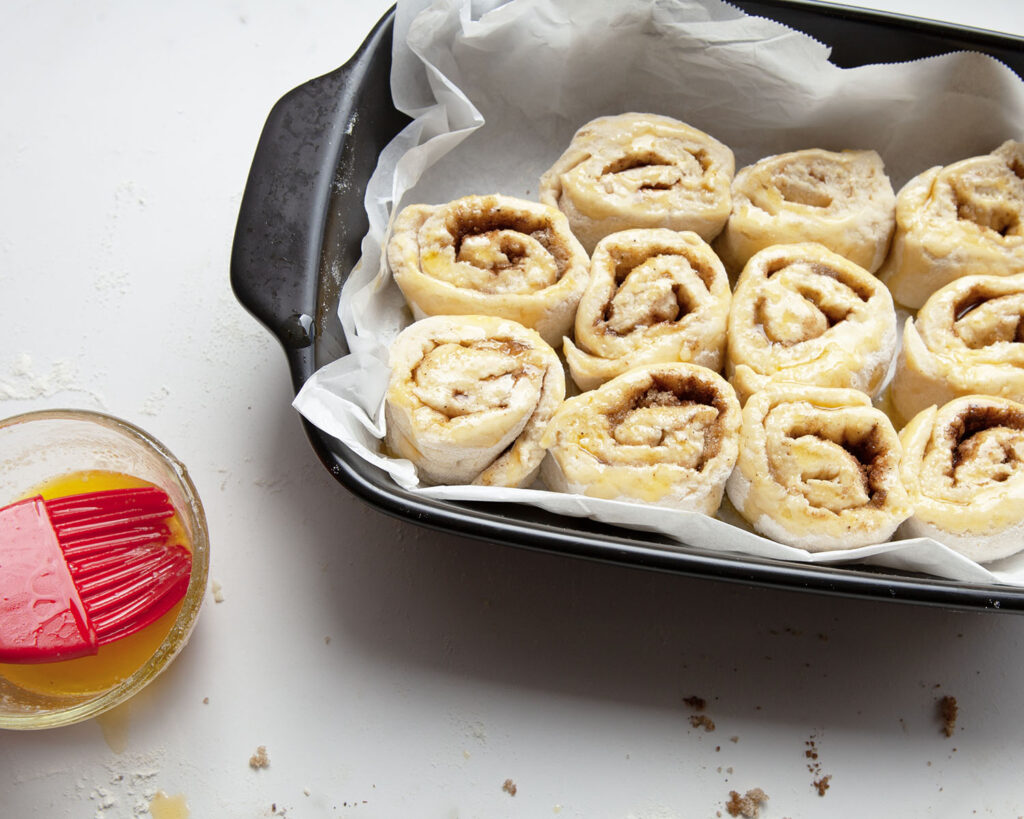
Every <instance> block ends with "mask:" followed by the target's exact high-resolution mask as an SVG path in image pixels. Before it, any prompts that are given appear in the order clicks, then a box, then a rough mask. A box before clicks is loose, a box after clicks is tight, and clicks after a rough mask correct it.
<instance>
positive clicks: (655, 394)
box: [541, 363, 740, 515]
mask: <svg viewBox="0 0 1024 819" xmlns="http://www.w3.org/2000/svg"><path fill="white" fill-rule="evenodd" d="M739 424H740V408H739V403H738V402H737V400H736V396H735V395H734V393H733V390H732V388H731V387H730V386H729V384H728V382H727V381H726V380H725V379H723V378H722V377H721V376H720V375H718V373H715V372H712V371H711V370H709V369H707V368H705V367H699V366H697V365H694V364H683V363H673V364H650V365H646V366H641V367H637V368H636V369H633V370H630V371H629V372H627V373H624V374H623V375H620V376H618V377H617V378H614V379H612V380H611V381H608V382H607V383H605V384H604V385H602V386H601V387H599V388H597V389H596V390H592V391H590V392H585V393H582V394H581V395H578V396H575V397H573V398H569V399H566V401H565V403H564V404H563V405H562V407H561V408H560V409H559V410H558V412H557V413H555V418H554V420H553V421H552V423H551V426H550V427H549V428H548V431H547V434H546V435H545V438H544V443H545V445H546V446H547V447H548V454H547V457H546V458H545V459H544V463H543V466H542V469H541V476H542V477H543V479H544V482H545V484H546V485H547V486H548V488H549V489H552V490H554V491H557V492H571V493H575V494H579V495H589V496H591V497H597V498H606V499H613V500H625V501H640V502H644V503H650V504H655V505H657V506H667V507H671V508H674V509H685V510H689V511H695V512H703V513H704V514H706V515H711V514H714V512H715V511H716V510H717V509H718V505H719V503H720V502H721V500H722V491H723V488H724V485H725V481H726V479H727V478H728V477H729V473H730V472H731V471H732V468H733V464H734V463H735V462H736V453H737V446H738V441H737V439H738V435H739Z"/></svg>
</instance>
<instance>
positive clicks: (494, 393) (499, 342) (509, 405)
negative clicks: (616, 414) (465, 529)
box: [385, 316, 565, 486]
mask: <svg viewBox="0 0 1024 819" xmlns="http://www.w3.org/2000/svg"><path fill="white" fill-rule="evenodd" d="M390 366H391V377H390V380H389V383H388V390H387V395H386V398H385V421H386V426H387V437H386V443H387V446H388V448H389V450H390V451H391V453H392V454H394V455H396V456H398V457H401V458H407V459H408V460H410V461H412V463H413V464H414V465H415V466H416V469H417V472H418V475H419V478H420V480H421V481H423V482H425V483H432V484H469V483H472V484H480V485H485V486H525V485H526V484H528V483H530V482H531V481H532V480H533V478H534V477H535V476H536V474H537V472H538V470H539V468H540V462H541V459H542V458H543V457H544V449H543V447H542V446H541V436H542V435H543V433H544V431H545V429H546V428H547V425H548V423H549V422H550V421H551V418H552V416H553V415H554V413H555V410H556V409H558V407H559V406H560V405H561V403H562V399H563V398H564V397H565V374H564V371H563V370H562V364H561V362H560V361H559V360H558V356H557V355H556V353H555V351H554V350H553V349H552V348H551V347H550V346H549V345H548V344H546V343H545V342H544V340H543V339H542V338H541V337H540V336H539V335H538V334H537V333H536V332H535V331H533V330H530V329H528V328H526V327H523V326H522V325H520V324H517V323H516V322H514V321H509V320H508V319H500V318H494V317H493V316H431V317H429V318H425V319H423V320H421V321H418V322H415V323H413V324H411V325H409V326H408V327H407V328H406V329H405V330H403V331H402V332H401V333H400V334H399V335H398V337H397V338H396V339H395V341H394V343H393V344H392V346H391V351H390Z"/></svg>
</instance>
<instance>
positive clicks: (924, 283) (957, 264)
mask: <svg viewBox="0 0 1024 819" xmlns="http://www.w3.org/2000/svg"><path fill="white" fill-rule="evenodd" d="M1022 177H1024V142H1012V141H1010V142H1005V143H1003V144H1002V145H1001V146H1000V147H999V148H997V149H996V150H995V151H993V152H992V153H991V154H986V155H985V156H975V157H971V158H970V159H964V160H961V161H960V162H955V163H953V164H952V165H947V166H945V167H935V168H931V169H929V170H927V171H925V172H924V173H921V174H919V175H918V176H916V177H914V178H913V179H911V180H910V181H909V182H908V183H907V184H906V185H904V186H903V188H902V190H900V192H899V194H898V195H897V197H896V232H895V234H894V236H893V240H892V248H891V249H890V251H889V256H888V258H887V259H886V260H885V264H884V265H882V268H881V270H879V272H878V275H879V277H880V278H881V279H882V281H884V282H885V283H886V284H887V285H888V287H889V289H890V290H891V291H892V295H893V298H894V299H895V300H896V301H897V302H898V303H900V304H902V305H904V306H906V307H909V308H912V309H914V310H916V309H918V308H919V307H921V305H923V304H924V303H925V301H927V300H928V297H929V296H930V295H931V294H932V293H934V292H935V291H936V290H938V289H939V288H940V287H943V286H945V285H947V284H949V283H950V282H951V281H954V280H955V279H958V278H960V277H962V276H975V275H993V276H1009V275H1013V274H1016V273H1022V272H1024V179H1022Z"/></svg>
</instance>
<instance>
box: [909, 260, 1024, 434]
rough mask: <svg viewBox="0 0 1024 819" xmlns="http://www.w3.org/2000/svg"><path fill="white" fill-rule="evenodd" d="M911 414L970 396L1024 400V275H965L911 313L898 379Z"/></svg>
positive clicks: (911, 416)
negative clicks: (959, 397) (993, 396)
mask: <svg viewBox="0 0 1024 819" xmlns="http://www.w3.org/2000/svg"><path fill="white" fill-rule="evenodd" d="M891 389H892V401H893V406H894V407H895V408H896V411H897V412H898V413H899V414H900V416H901V417H902V418H903V419H905V420H909V419H910V418H913V417H914V416H915V415H916V414H917V413H918V412H920V411H921V410H923V409H925V408H926V407H929V406H931V405H933V404H934V405H936V406H942V405H943V404H946V403H948V402H949V401H951V400H952V399H954V398H956V397H958V396H962V395H971V394H982V395H997V396H1001V397H1003V398H1010V399H1013V400H1014V401H1024V273H1022V274H1019V275H1016V276H1005V277H1004V276H965V277H963V278H961V279H957V280H956V281H953V282H950V283H949V284H947V285H946V286H945V287H943V288H941V289H940V290H938V291H937V292H936V293H934V294H933V295H932V296H931V297H930V298H929V299H928V301H926V302H925V303H924V306H923V307H922V308H921V309H920V310H919V311H918V312H917V316H916V317H915V318H913V319H907V323H906V327H905V329H904V331H903V345H902V347H901V349H900V354H899V357H898V358H897V363H896V374H895V376H894V377H893V382H892V388H891Z"/></svg>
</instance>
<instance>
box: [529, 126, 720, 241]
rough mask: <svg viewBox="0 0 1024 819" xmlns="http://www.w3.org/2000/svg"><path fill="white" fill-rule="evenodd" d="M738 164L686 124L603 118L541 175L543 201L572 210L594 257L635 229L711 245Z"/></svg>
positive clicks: (581, 132)
mask: <svg viewBox="0 0 1024 819" xmlns="http://www.w3.org/2000/svg"><path fill="white" fill-rule="evenodd" d="M735 167H736V163H735V159H734V158H733V153H732V151H731V150H730V149H729V148H728V147H726V146H725V145H723V144H722V143H721V142H719V141H718V140H717V139H715V138H714V137H712V136H709V135H708V134H705V133H704V132H703V131H699V130H697V129H696V128H693V127H691V126H689V125H687V124H685V123H683V122H680V121H679V120H675V119H672V118H670V117H664V116H657V115H655V114H640V113H629V114H620V115H618V116H609V117H599V118H598V119H595V120H593V121H591V122H589V123H587V124H586V125H584V126H583V127H582V128H580V129H579V130H578V131H577V132H576V134H575V136H573V138H572V141H571V142H570V144H569V147H568V148H567V149H566V150H565V152H564V153H563V154H562V156H561V157H559V159H558V160H557V161H556V162H555V164H554V165H552V166H551V168H550V169H549V170H548V171H547V172H546V173H545V174H544V175H543V176H542V177H541V180H540V200H541V201H542V202H545V203H547V204H549V205H554V206H556V207H558V208H560V209H561V210H562V211H564V212H565V214H566V216H568V217H569V224H570V225H571V226H572V231H573V233H575V234H576V236H577V237H578V238H579V240H580V241H581V242H583V246H584V247H585V248H586V249H587V251H588V252H592V251H593V249H594V247H595V246H596V245H597V243H598V242H599V241H600V240H601V239H602V238H604V237H605V236H607V235H608V234H609V233H616V232H618V231H620V230H626V229H628V228H669V229H671V230H692V231H694V232H695V233H698V234H699V235H700V236H701V238H703V239H704V240H706V241H711V239H713V238H714V237H715V236H716V235H717V234H718V233H719V231H721V229H722V226H723V225H724V224H725V220H726V219H727V218H728V217H729V208H730V203H731V194H730V190H729V186H730V184H731V183H732V176H733V172H734V170H735Z"/></svg>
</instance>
